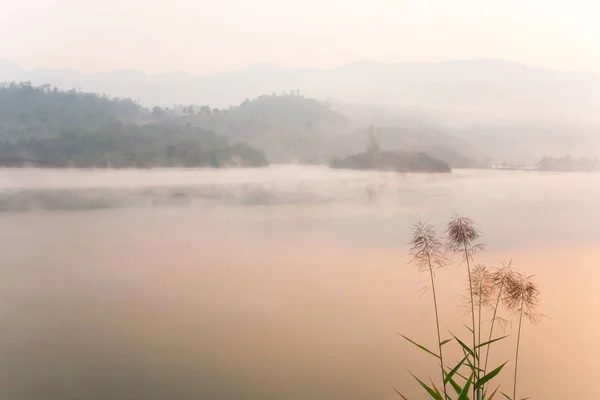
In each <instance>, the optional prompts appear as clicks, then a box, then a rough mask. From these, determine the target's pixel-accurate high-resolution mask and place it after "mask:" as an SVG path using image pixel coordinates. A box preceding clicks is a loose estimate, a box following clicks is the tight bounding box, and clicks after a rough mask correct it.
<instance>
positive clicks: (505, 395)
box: [501, 392, 512, 400]
mask: <svg viewBox="0 0 600 400" xmlns="http://www.w3.org/2000/svg"><path fill="white" fill-rule="evenodd" d="M501 393H502V396H504V397H506V398H507V399H508V400H512V399H511V398H510V396H509V395H507V394H506V393H504V392H501Z"/></svg>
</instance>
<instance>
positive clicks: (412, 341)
mask: <svg viewBox="0 0 600 400" xmlns="http://www.w3.org/2000/svg"><path fill="white" fill-rule="evenodd" d="M399 335H400V336H402V337H403V338H404V339H406V340H408V341H409V342H411V343H412V344H414V345H415V346H417V347H418V348H420V349H421V350H423V351H424V352H426V353H429V354H431V355H432V356H434V357H436V358H440V356H438V355H437V354H435V353H434V352H433V351H431V350H429V349H428V348H427V347H425V346H422V345H420V344H419V343H417V342H415V341H414V340H412V339H409V338H407V337H406V336H404V335H403V334H401V333H399Z"/></svg>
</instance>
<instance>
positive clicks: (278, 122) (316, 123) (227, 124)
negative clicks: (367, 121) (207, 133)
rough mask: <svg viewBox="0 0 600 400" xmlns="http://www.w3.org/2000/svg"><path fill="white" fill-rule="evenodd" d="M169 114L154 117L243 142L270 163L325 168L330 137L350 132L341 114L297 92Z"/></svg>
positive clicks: (159, 111)
mask: <svg viewBox="0 0 600 400" xmlns="http://www.w3.org/2000/svg"><path fill="white" fill-rule="evenodd" d="M168 111H169V112H167V110H165V109H155V110H154V113H155V114H159V115H165V116H167V118H168V119H170V120H176V121H178V122H179V123H189V124H191V125H193V126H199V127H202V128H205V129H210V130H213V131H215V132H218V133H220V134H222V135H224V136H225V137H226V138H227V139H229V140H231V141H243V142H246V143H248V144H250V145H251V146H253V147H256V148H259V149H261V150H264V151H265V152H266V153H267V155H268V156H269V159H270V160H272V161H273V162H290V161H292V162H293V161H300V162H323V163H324V162H326V161H327V160H328V159H329V157H330V155H331V153H332V152H334V149H333V148H332V145H333V144H334V143H333V139H334V137H337V136H340V135H345V134H347V133H348V132H349V131H350V121H349V119H348V118H347V117H346V116H345V115H343V114H340V113H338V112H336V111H333V110H331V109H330V108H329V107H327V106H326V105H324V104H321V103H319V102H318V101H316V100H314V99H310V98H306V97H304V96H302V95H301V94H300V93H298V92H297V91H290V92H287V93H285V94H281V95H276V94H272V95H263V96H259V97H257V98H255V99H252V100H245V101H243V102H242V103H241V104H240V105H239V106H234V107H230V108H228V109H223V110H220V109H212V110H211V109H210V108H209V107H207V106H202V107H200V106H179V107H174V108H172V109H170V110H168ZM169 115H170V117H168V116H169Z"/></svg>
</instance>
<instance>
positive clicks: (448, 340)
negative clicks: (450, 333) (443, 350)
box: [440, 339, 452, 346]
mask: <svg viewBox="0 0 600 400" xmlns="http://www.w3.org/2000/svg"><path fill="white" fill-rule="evenodd" d="M451 341H452V339H446V340H442V342H441V343H440V346H443V345H445V344H446V343H448V342H451Z"/></svg>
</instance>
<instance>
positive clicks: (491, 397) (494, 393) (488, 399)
mask: <svg viewBox="0 0 600 400" xmlns="http://www.w3.org/2000/svg"><path fill="white" fill-rule="evenodd" d="M498 389H500V386H498V387H497V388H496V390H494V391H493V392H492V394H491V395H490V397H488V398H487V400H492V399H493V398H494V396H495V395H496V392H497V391H498ZM405 400H406V399H405Z"/></svg>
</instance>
